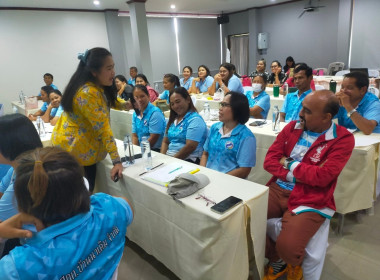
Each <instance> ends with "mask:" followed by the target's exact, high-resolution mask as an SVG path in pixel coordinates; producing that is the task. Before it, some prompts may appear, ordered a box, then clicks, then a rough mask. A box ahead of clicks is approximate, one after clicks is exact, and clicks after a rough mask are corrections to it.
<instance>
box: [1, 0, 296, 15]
mask: <svg viewBox="0 0 380 280" xmlns="http://www.w3.org/2000/svg"><path fill="white" fill-rule="evenodd" d="M99 2H100V5H99V6H95V5H94V3H93V0H0V8H2V7H16V8H21V7H22V8H49V9H85V10H105V9H117V10H119V11H128V10H129V9H128V4H126V2H127V0H99ZM282 2H289V0H147V1H146V11H147V12H159V13H193V14H220V13H221V12H224V13H231V12H235V11H241V10H245V9H248V8H254V7H262V6H267V5H275V4H278V3H282ZM172 4H174V5H175V6H176V8H175V9H171V8H170V5H172Z"/></svg>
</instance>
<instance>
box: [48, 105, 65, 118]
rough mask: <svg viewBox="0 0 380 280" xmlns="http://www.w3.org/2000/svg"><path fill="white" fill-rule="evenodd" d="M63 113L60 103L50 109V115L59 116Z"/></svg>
mask: <svg viewBox="0 0 380 280" xmlns="http://www.w3.org/2000/svg"><path fill="white" fill-rule="evenodd" d="M62 113H63V108H62V105H59V107H58V108H53V109H51V111H50V116H51V117H60V116H61V115H62Z"/></svg>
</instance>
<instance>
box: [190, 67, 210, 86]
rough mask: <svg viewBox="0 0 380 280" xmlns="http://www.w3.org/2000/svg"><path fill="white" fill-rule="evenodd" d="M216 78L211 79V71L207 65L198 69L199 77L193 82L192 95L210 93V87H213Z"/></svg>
mask: <svg viewBox="0 0 380 280" xmlns="http://www.w3.org/2000/svg"><path fill="white" fill-rule="evenodd" d="M213 81H214V78H213V77H211V73H210V69H208V67H207V66H206V65H200V66H199V67H198V77H197V78H193V81H192V82H191V88H190V90H189V92H190V93H203V92H206V93H207V92H208V89H209V87H210V86H211V85H212V83H213Z"/></svg>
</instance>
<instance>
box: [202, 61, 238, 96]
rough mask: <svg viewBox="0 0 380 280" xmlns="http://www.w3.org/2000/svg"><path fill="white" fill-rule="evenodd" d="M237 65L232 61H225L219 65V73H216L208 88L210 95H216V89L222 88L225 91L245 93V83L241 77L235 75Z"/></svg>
mask: <svg viewBox="0 0 380 280" xmlns="http://www.w3.org/2000/svg"><path fill="white" fill-rule="evenodd" d="M234 69H235V66H234V65H233V64H231V63H223V64H222V65H220V67H219V73H218V74H216V75H215V77H214V82H213V83H212V85H211V86H210V87H209V89H208V93H209V94H210V95H214V93H215V91H217V90H218V89H219V87H220V88H222V89H223V91H224V93H225V94H226V93H227V92H230V91H236V92H240V93H243V92H244V89H243V85H242V84H241V81H240V79H239V78H238V77H237V76H236V75H234Z"/></svg>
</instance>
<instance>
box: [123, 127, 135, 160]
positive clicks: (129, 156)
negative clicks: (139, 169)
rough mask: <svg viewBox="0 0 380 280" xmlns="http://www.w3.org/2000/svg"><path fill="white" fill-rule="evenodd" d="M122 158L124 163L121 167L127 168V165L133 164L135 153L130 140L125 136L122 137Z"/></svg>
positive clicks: (128, 136)
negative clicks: (123, 157)
mask: <svg viewBox="0 0 380 280" xmlns="http://www.w3.org/2000/svg"><path fill="white" fill-rule="evenodd" d="M123 143H124V156H125V161H124V162H123V166H124V167H127V166H128V165H131V164H134V163H135V152H134V150H133V144H132V139H131V136H130V135H128V134H127V135H125V137H124V141H123Z"/></svg>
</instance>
